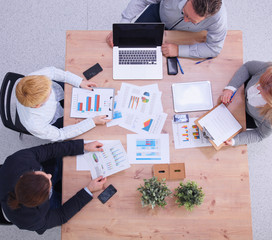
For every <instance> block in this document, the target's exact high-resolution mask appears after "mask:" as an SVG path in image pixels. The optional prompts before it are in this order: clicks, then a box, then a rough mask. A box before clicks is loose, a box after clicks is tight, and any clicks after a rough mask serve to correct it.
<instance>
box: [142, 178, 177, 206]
mask: <svg viewBox="0 0 272 240" xmlns="http://www.w3.org/2000/svg"><path fill="white" fill-rule="evenodd" d="M137 190H138V191H139V192H140V193H142V194H143V195H142V197H141V201H142V206H143V207H146V206H151V208H152V209H153V208H154V207H156V206H160V207H164V206H165V205H166V204H167V203H166V201H165V198H166V197H167V196H169V195H170V194H171V193H172V192H171V191H170V189H169V188H168V187H167V185H166V183H165V180H164V179H163V180H162V181H158V180H157V178H156V177H152V178H150V179H144V186H142V185H141V186H140V187H139V188H138V189H137Z"/></svg>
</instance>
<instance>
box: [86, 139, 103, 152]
mask: <svg viewBox="0 0 272 240" xmlns="http://www.w3.org/2000/svg"><path fill="white" fill-rule="evenodd" d="M102 146H103V144H102V143H100V142H98V141H94V142H90V143H86V144H84V150H85V151H88V152H103V148H102Z"/></svg>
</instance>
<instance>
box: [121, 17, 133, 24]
mask: <svg viewBox="0 0 272 240" xmlns="http://www.w3.org/2000/svg"><path fill="white" fill-rule="evenodd" d="M130 22H131V20H129V19H127V18H121V20H120V23H130Z"/></svg>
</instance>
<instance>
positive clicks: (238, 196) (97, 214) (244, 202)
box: [62, 31, 252, 240]
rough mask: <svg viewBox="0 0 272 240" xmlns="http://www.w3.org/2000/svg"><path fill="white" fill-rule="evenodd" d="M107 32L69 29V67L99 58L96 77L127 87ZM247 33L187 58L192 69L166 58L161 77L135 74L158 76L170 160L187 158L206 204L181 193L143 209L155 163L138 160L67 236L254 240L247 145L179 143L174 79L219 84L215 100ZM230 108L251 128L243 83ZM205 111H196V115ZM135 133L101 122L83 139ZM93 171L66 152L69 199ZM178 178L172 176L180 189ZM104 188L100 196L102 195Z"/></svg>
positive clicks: (78, 68) (192, 38) (192, 36)
mask: <svg viewBox="0 0 272 240" xmlns="http://www.w3.org/2000/svg"><path fill="white" fill-rule="evenodd" d="M108 33H109V32H108V31H67V39H66V40H67V41H66V62H65V64H66V70H69V71H71V72H73V73H75V74H78V75H79V76H82V77H83V75H82V72H83V71H84V70H86V69H87V68H89V67H90V66H92V65H94V64H95V63H97V62H99V63H100V65H101V66H102V68H103V71H102V72H101V73H99V75H97V76H95V77H94V78H93V81H95V82H96V83H97V84H98V85H99V86H100V87H114V88H115V89H116V91H117V90H119V89H120V86H121V84H122V81H113V80H112V49H111V48H110V47H108V46H107V44H106V42H105V39H106V36H107V34H108ZM164 39H165V40H168V41H169V42H170V41H171V42H176V43H193V42H201V41H204V40H205V32H201V33H186V32H184V33H181V32H176V31H171V32H166V35H165V38H164ZM242 58H243V52H242V33H241V32H240V31H229V32H228V35H227V38H226V41H225V45H224V48H223V50H222V52H221V54H220V55H219V56H218V57H217V58H215V59H212V60H209V61H206V62H203V63H201V64H199V65H195V62H196V60H192V59H181V64H182V67H183V70H184V72H185V74H184V75H181V74H180V73H179V74H178V75H176V76H168V75H167V68H166V59H164V66H163V67H164V78H163V80H159V81H129V83H132V84H136V85H146V84H152V83H158V85H159V89H160V90H161V91H162V92H163V94H162V101H163V108H164V112H166V113H167V114H168V117H167V120H166V123H165V125H164V128H163V131H162V132H163V133H168V134H169V137H170V159H171V163H177V162H184V163H185V166H186V175H187V177H186V180H194V181H196V182H197V183H198V184H199V186H201V187H202V188H203V190H204V193H205V199H204V202H203V204H202V205H201V206H199V207H196V208H195V210H194V211H192V212H188V211H186V210H185V208H183V207H181V208H178V207H177V205H176V204H175V199H174V198H170V199H168V205H167V206H166V207H165V209H155V210H151V209H148V208H142V206H141V203H140V197H141V195H140V193H139V192H138V191H137V190H136V189H137V188H138V187H139V186H140V184H143V179H144V178H150V177H152V166H151V165H132V167H131V168H130V169H128V170H125V171H122V172H120V173H118V174H115V175H113V176H110V177H108V181H107V184H106V185H109V184H113V185H114V186H115V187H116V188H117V190H118V192H117V194H115V195H114V197H113V198H111V199H110V200H109V201H108V202H107V203H106V204H104V205H103V204H101V203H100V202H99V200H97V199H93V200H92V201H91V202H90V203H89V204H88V205H87V206H85V207H84V208H83V209H82V210H81V211H80V212H79V213H78V214H76V216H74V217H73V218H72V219H71V220H70V221H69V222H68V223H67V224H65V225H63V226H62V239H63V240H68V239H81V240H82V239H94V240H99V239H101V240H107V239H110V240H115V239H116V240H120V239H126V240H128V239H129V240H130V239H155V240H159V239H164V240H165V239H169V240H173V239H186V240H187V239H193V240H200V239H203V240H204V239H205V240H211V239H215V240H220V239H224V240H232V239H237V240H243V239H244V240H250V239H252V229H251V209H250V192H249V174H248V161H247V147H246V146H239V147H224V148H223V149H221V150H220V151H216V150H215V149H214V148H213V147H205V148H193V149H180V150H175V149H174V143H173V141H174V140H173V133H172V125H171V119H172V117H173V114H174V112H173V103H172V94H171V84H172V83H175V82H191V81H202V80H209V81H211V84H212V93H213V101H214V104H216V102H217V99H218V97H219V96H220V94H221V93H222V89H223V88H224V86H225V85H226V84H227V83H228V82H229V80H230V79H231V77H232V76H233V74H234V73H235V72H236V70H237V69H238V68H239V67H240V66H241V65H242V63H243V62H242ZM70 99H71V86H68V85H66V86H65V118H64V119H65V125H70V124H74V123H76V122H78V121H80V120H79V119H71V118H70V117H69V114H70ZM229 108H230V110H231V112H232V113H233V114H234V116H235V117H236V118H237V119H238V121H239V122H240V123H241V124H242V125H243V127H245V108H244V94H243V90H242V89H239V91H238V92H237V94H236V96H235V99H234V102H233V103H232V104H230V106H229ZM202 113H203V112H194V113H190V117H195V116H200V115H201V114H202ZM129 133H132V132H130V131H128V130H126V129H123V128H121V127H119V126H116V127H111V128H107V127H106V126H97V127H96V128H95V129H92V130H91V131H89V132H87V133H85V134H83V135H82V136H80V137H78V138H84V139H91V140H92V139H112V140H114V139H120V140H121V142H122V144H123V145H124V147H125V149H126V145H127V144H126V134H129ZM89 179H90V173H89V172H88V171H86V172H77V171H76V159H75V157H67V158H65V159H64V168H63V201H64V202H65V201H67V200H68V199H69V198H70V197H72V196H73V195H74V194H75V193H76V192H77V191H78V190H79V189H81V188H82V187H85V186H86V185H87V183H88V181H89ZM178 183H179V181H168V182H167V184H168V185H169V187H170V189H171V190H172V191H173V190H174V189H175V188H176V187H177V186H178ZM97 194H98V193H96V194H95V195H96V196H97Z"/></svg>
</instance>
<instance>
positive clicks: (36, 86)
mask: <svg viewBox="0 0 272 240" xmlns="http://www.w3.org/2000/svg"><path fill="white" fill-rule="evenodd" d="M51 85H52V81H51V80H50V79H49V78H48V77H46V76H43V75H33V76H27V77H24V78H22V79H21V80H20V82H19V83H18V84H17V86H16V97H17V99H18V101H19V102H20V103H21V104H22V105H24V106H26V107H36V106H37V105H39V104H41V103H43V102H45V100H46V99H47V97H48V95H49V94H50V91H51Z"/></svg>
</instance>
